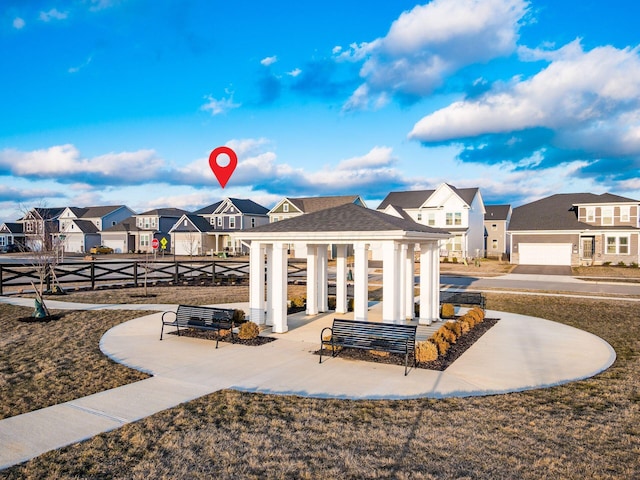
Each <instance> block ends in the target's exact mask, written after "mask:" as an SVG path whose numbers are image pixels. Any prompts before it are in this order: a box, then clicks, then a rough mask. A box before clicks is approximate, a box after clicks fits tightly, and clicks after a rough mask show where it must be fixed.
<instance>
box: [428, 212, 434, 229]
mask: <svg viewBox="0 0 640 480" xmlns="http://www.w3.org/2000/svg"><path fill="white" fill-rule="evenodd" d="M427 225H429V226H430V227H434V226H435V225H436V214H435V213H429V214H427Z"/></svg>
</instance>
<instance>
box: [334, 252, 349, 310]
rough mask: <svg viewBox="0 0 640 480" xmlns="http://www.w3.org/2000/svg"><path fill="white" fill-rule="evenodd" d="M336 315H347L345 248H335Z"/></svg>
mask: <svg viewBox="0 0 640 480" xmlns="http://www.w3.org/2000/svg"><path fill="white" fill-rule="evenodd" d="M336 313H347V246H346V245H337V247H336Z"/></svg>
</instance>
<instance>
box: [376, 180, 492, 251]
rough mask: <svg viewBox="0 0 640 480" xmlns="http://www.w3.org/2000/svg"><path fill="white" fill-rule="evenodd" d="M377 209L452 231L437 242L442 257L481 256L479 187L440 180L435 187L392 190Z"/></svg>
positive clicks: (480, 201)
mask: <svg viewBox="0 0 640 480" xmlns="http://www.w3.org/2000/svg"><path fill="white" fill-rule="evenodd" d="M378 210H379V211H381V212H385V213H389V214H391V215H395V216H397V217H404V218H410V219H412V220H413V221H414V222H417V223H419V224H422V225H426V226H428V227H434V228H440V229H443V230H446V231H448V232H449V233H451V234H452V237H451V238H449V239H447V240H443V241H442V243H441V245H440V247H441V248H440V249H441V251H440V256H442V257H449V258H453V257H456V258H458V259H463V258H467V257H481V256H484V253H485V252H484V250H485V247H484V214H485V207H484V202H483V200H482V195H481V194H480V189H479V188H456V187H454V186H453V185H449V184H447V183H443V184H441V185H439V186H438V187H437V188H436V189H434V190H414V191H405V192H391V193H389V195H387V196H386V198H385V199H384V200H383V201H382V203H380V205H379V206H378Z"/></svg>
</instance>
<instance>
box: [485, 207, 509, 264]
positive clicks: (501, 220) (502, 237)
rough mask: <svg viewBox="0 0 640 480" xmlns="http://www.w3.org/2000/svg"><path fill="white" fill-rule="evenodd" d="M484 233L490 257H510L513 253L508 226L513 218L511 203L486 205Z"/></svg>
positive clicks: (486, 249)
mask: <svg viewBox="0 0 640 480" xmlns="http://www.w3.org/2000/svg"><path fill="white" fill-rule="evenodd" d="M485 210H486V213H485V214H484V233H485V251H486V256H487V257H488V258H499V259H503V258H508V257H509V254H510V253H511V238H510V237H509V236H508V235H507V228H508V226H509V221H510V220H511V212H513V209H512V208H511V205H485Z"/></svg>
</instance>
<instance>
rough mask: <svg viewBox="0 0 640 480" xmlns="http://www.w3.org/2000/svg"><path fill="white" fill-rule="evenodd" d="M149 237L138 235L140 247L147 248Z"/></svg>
mask: <svg viewBox="0 0 640 480" xmlns="http://www.w3.org/2000/svg"><path fill="white" fill-rule="evenodd" d="M149 237H150V235H140V246H141V247H148V246H149Z"/></svg>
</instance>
